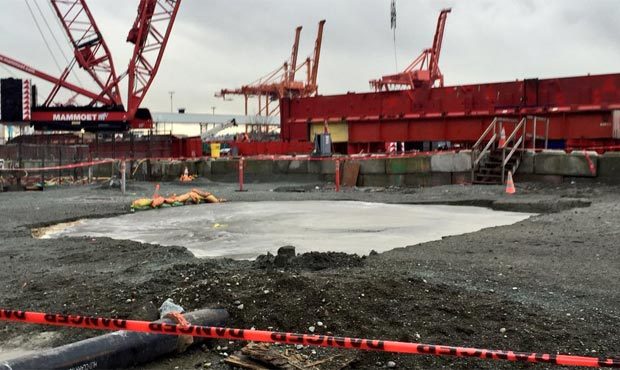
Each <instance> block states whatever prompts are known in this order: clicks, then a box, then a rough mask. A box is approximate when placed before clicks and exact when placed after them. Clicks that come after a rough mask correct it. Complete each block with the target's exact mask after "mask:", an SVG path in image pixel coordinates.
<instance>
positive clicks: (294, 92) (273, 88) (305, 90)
mask: <svg viewBox="0 0 620 370" xmlns="http://www.w3.org/2000/svg"><path fill="white" fill-rule="evenodd" d="M324 26H325V20H322V21H320V22H319V28H318V33H317V38H316V41H315V44H314V54H313V56H312V57H308V58H306V60H305V61H304V62H303V63H302V64H300V65H297V57H298V54H299V38H300V34H301V29H302V27H301V26H299V27H297V28H296V29H295V40H294V42H293V50H292V52H291V58H290V60H288V61H286V62H284V63H283V64H282V66H280V67H279V68H277V69H276V70H274V71H272V72H271V73H269V74H267V75H265V76H263V77H261V78H259V79H257V80H256V81H254V82H252V83H250V84H249V85H243V86H241V87H240V88H237V89H222V90H221V91H220V92H219V93H217V94H215V96H217V97H222V98H224V99H225V98H226V95H243V97H244V99H245V114H246V115H247V114H248V100H249V99H250V98H251V97H257V98H258V115H263V114H264V115H267V116H269V115H276V114H278V113H279V107H276V108H275V109H272V110H270V109H269V103H270V101H279V99H281V98H283V97H290V98H292V97H306V96H311V95H313V94H316V93H317V92H318V88H319V87H318V85H317V76H318V71H319V60H320V58H321V46H322V43H323V28H324ZM304 67H305V68H306V81H305V82H304V81H297V80H295V75H296V73H297V72H298V71H300V70H301V69H303V68H304ZM263 98H265V105H264V106H263V100H262V99H263Z"/></svg>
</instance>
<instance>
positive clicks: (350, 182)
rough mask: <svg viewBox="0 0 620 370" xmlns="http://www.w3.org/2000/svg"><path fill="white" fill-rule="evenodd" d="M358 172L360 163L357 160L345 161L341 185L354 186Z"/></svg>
mask: <svg viewBox="0 0 620 370" xmlns="http://www.w3.org/2000/svg"><path fill="white" fill-rule="evenodd" d="M359 174H360V163H359V162H357V161H346V162H345V163H344V171H343V175H342V186H346V187H349V188H351V187H354V186H355V185H357V177H358V176H359Z"/></svg>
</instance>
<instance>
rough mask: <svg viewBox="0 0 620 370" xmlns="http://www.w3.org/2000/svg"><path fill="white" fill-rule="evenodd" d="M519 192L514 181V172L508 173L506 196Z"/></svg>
mask: <svg viewBox="0 0 620 370" xmlns="http://www.w3.org/2000/svg"><path fill="white" fill-rule="evenodd" d="M516 192H517V189H515V183H514V182H513V181H512V171H508V179H506V194H514V193H516Z"/></svg>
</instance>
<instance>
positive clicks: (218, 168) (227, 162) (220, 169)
mask: <svg viewBox="0 0 620 370" xmlns="http://www.w3.org/2000/svg"><path fill="white" fill-rule="evenodd" d="M231 173H234V174H235V175H236V174H238V173H239V160H238V159H218V160H214V161H212V162H211V174H213V175H224V174H231Z"/></svg>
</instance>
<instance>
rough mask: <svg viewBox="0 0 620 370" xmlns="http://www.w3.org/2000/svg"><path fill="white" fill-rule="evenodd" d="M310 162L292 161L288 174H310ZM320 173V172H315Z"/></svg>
mask: <svg viewBox="0 0 620 370" xmlns="http://www.w3.org/2000/svg"><path fill="white" fill-rule="evenodd" d="M308 162H309V161H305V160H303V161H302V160H293V161H290V163H289V166H288V173H309V172H310V171H309V169H308ZM315 173H318V172H315Z"/></svg>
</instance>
